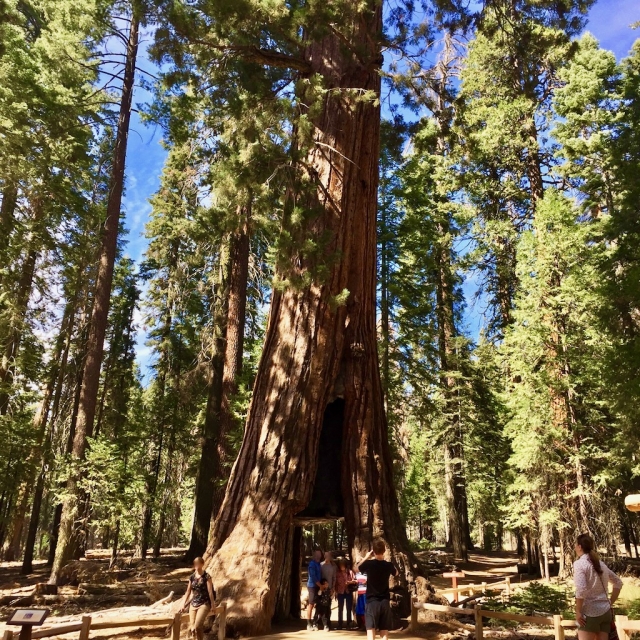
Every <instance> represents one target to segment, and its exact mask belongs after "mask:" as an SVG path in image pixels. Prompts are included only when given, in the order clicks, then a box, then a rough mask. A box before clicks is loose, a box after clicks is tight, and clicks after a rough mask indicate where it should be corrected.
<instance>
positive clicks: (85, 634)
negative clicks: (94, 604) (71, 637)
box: [79, 616, 91, 640]
mask: <svg viewBox="0 0 640 640" xmlns="http://www.w3.org/2000/svg"><path fill="white" fill-rule="evenodd" d="M90 629H91V616H82V628H81V629H80V637H79V640H89V630H90Z"/></svg>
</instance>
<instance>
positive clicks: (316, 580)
mask: <svg viewBox="0 0 640 640" xmlns="http://www.w3.org/2000/svg"><path fill="white" fill-rule="evenodd" d="M320 560H322V551H320V549H316V550H315V551H314V552H313V557H312V560H311V562H310V563H309V567H308V572H309V578H308V579H307V591H308V593H309V599H308V604H307V631H312V630H313V629H314V625H313V623H312V621H311V614H312V613H313V607H314V605H315V604H316V599H317V597H318V589H319V588H320V581H321V580H322V567H321V566H320Z"/></svg>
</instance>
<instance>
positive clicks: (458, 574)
mask: <svg viewBox="0 0 640 640" xmlns="http://www.w3.org/2000/svg"><path fill="white" fill-rule="evenodd" d="M464 575H465V574H464V571H449V572H447V573H443V574H442V577H443V578H451V587H452V589H453V601H454V602H458V597H459V595H460V592H459V590H458V578H464Z"/></svg>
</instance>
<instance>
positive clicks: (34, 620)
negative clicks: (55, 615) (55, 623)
mask: <svg viewBox="0 0 640 640" xmlns="http://www.w3.org/2000/svg"><path fill="white" fill-rule="evenodd" d="M48 615H49V609H16V610H15V611H14V612H13V613H12V614H11V615H10V616H9V619H8V620H7V624H10V625H15V626H19V627H22V628H21V629H20V640H31V629H32V628H33V627H39V626H40V625H41V624H42V623H43V622H44V621H45V620H46V618H47V616H48Z"/></svg>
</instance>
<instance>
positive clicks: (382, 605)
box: [356, 540, 397, 640]
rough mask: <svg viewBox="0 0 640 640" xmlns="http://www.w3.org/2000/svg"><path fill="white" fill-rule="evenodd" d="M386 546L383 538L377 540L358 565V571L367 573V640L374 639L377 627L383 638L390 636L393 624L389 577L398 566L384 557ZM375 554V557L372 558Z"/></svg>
mask: <svg viewBox="0 0 640 640" xmlns="http://www.w3.org/2000/svg"><path fill="white" fill-rule="evenodd" d="M385 550H386V546H385V543H384V541H383V540H375V541H374V543H373V549H372V550H371V551H369V553H368V554H367V555H366V556H365V558H364V560H363V561H362V562H360V563H359V565H358V566H356V571H360V573H366V574H367V608H366V613H365V626H366V627H367V640H374V639H375V637H376V629H378V630H379V631H380V637H381V638H382V640H386V639H387V638H388V637H389V629H391V627H392V625H393V620H392V617H391V607H390V605H389V600H390V599H391V596H390V594H389V578H391V576H395V575H396V573H397V572H396V568H395V567H394V566H393V565H392V564H391V563H390V562H387V561H386V560H385V559H384V552H385ZM374 556H375V559H372V558H373V557H374Z"/></svg>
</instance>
